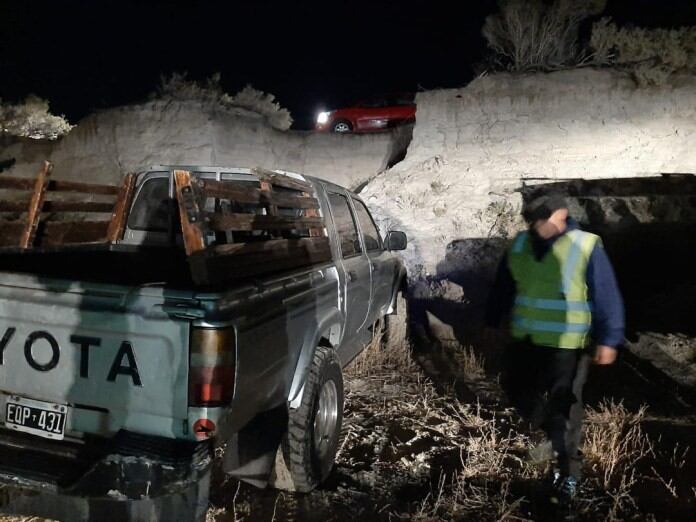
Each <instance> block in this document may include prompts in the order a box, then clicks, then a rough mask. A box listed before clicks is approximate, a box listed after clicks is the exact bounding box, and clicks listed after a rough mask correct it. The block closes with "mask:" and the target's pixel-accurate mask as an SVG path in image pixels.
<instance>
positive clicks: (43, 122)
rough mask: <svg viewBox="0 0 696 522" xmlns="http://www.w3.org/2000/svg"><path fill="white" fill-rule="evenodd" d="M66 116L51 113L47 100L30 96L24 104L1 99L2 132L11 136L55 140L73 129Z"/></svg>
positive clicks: (0, 129)
mask: <svg viewBox="0 0 696 522" xmlns="http://www.w3.org/2000/svg"><path fill="white" fill-rule="evenodd" d="M73 127H74V126H73V125H70V123H68V121H67V120H66V119H65V117H64V116H55V115H53V114H51V113H50V111H49V104H48V101H47V100H44V99H43V98H39V97H38V96H34V95H33V94H32V95H29V96H27V97H26V98H25V100H24V101H23V102H22V103H14V104H13V103H3V101H2V100H1V99H0V132H2V134H8V135H11V136H19V137H23V138H32V139H48V140H55V139H57V138H60V137H61V136H64V135H65V134H67V133H68V132H70V130H71V129H72V128H73Z"/></svg>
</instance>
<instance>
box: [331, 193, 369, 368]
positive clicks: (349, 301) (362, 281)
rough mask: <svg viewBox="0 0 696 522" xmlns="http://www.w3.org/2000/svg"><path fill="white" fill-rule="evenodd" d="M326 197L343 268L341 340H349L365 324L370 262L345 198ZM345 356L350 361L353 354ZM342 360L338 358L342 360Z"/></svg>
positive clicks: (340, 195)
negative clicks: (343, 328)
mask: <svg viewBox="0 0 696 522" xmlns="http://www.w3.org/2000/svg"><path fill="white" fill-rule="evenodd" d="M328 196H329V202H330V204H331V214H332V216H333V221H334V226H335V227H336V234H337V236H338V241H339V245H340V250H341V255H340V263H341V264H342V265H343V274H341V276H342V280H341V286H342V287H343V300H342V303H341V309H342V311H343V313H344V314H345V318H346V319H345V321H346V323H345V324H346V326H345V333H344V339H352V338H354V337H356V336H357V335H358V333H359V332H360V331H361V330H362V329H363V328H364V327H365V324H366V322H367V313H368V310H369V304H370V296H371V293H372V281H371V274H370V262H369V260H368V258H367V255H366V253H365V252H364V249H363V246H362V243H361V241H360V235H359V234H358V227H357V225H356V220H355V216H354V215H353V212H352V210H351V208H350V205H349V203H348V198H347V196H345V195H344V194H339V193H336V192H329V193H328ZM346 355H347V356H348V358H352V354H346ZM343 357H344V355H343V354H341V359H343Z"/></svg>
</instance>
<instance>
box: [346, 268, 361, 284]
mask: <svg viewBox="0 0 696 522" xmlns="http://www.w3.org/2000/svg"><path fill="white" fill-rule="evenodd" d="M346 277H347V278H348V281H349V282H351V283H352V282H353V281H356V280H357V279H358V273H357V272H356V271H355V270H348V272H346Z"/></svg>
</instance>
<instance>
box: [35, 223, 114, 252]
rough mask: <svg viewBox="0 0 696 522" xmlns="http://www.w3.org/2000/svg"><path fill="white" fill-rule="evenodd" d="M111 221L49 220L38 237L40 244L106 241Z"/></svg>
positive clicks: (55, 244) (54, 244)
mask: <svg viewBox="0 0 696 522" xmlns="http://www.w3.org/2000/svg"><path fill="white" fill-rule="evenodd" d="M108 228H109V221H47V222H45V223H43V225H42V230H41V233H40V236H39V238H38V240H39V243H40V246H42V247H45V246H58V245H64V244H66V243H89V242H97V241H106V231H107V229H108Z"/></svg>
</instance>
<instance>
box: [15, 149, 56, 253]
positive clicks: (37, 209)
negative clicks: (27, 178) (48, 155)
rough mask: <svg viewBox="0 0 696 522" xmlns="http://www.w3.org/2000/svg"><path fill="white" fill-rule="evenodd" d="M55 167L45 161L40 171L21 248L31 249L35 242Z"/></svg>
mask: <svg viewBox="0 0 696 522" xmlns="http://www.w3.org/2000/svg"><path fill="white" fill-rule="evenodd" d="M52 170H53V165H52V164H51V163H49V162H48V161H44V164H43V167H41V170H40V171H39V175H38V176H37V177H36V182H35V183H34V190H33V192H32V195H31V200H30V201H29V208H28V210H27V222H26V225H25V228H24V232H23V233H22V237H21V238H20V240H19V246H20V248H29V246H31V244H32V243H33V241H34V235H35V234H36V227H37V226H38V224H39V219H41V207H42V206H43V202H44V198H45V197H46V188H47V187H48V177H49V176H50V175H51V171H52Z"/></svg>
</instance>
